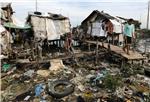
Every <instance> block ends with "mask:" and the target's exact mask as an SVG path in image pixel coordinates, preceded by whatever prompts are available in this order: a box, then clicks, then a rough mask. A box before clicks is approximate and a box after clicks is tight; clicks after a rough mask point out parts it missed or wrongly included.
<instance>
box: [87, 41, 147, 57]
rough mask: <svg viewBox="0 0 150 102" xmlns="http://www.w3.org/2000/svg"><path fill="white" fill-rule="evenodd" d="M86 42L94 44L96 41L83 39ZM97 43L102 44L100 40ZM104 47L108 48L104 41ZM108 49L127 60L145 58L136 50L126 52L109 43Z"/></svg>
mask: <svg viewBox="0 0 150 102" xmlns="http://www.w3.org/2000/svg"><path fill="white" fill-rule="evenodd" d="M85 42H86V43H91V44H96V41H85ZM99 45H101V46H102V42H99ZM103 47H104V48H106V49H108V43H104V46H103ZM110 50H111V51H113V52H115V53H117V54H119V55H121V56H122V57H124V58H126V59H128V60H137V59H145V58H144V57H143V56H142V55H141V54H140V53H138V52H136V51H131V50H130V51H129V53H130V55H128V54H126V52H124V51H123V49H122V48H120V47H118V46H115V45H111V44H110Z"/></svg>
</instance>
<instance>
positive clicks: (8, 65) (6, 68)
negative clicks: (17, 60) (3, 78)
mask: <svg viewBox="0 0 150 102" xmlns="http://www.w3.org/2000/svg"><path fill="white" fill-rule="evenodd" d="M2 68H3V71H4V72H6V71H8V70H9V69H10V64H4V65H3V67H2Z"/></svg>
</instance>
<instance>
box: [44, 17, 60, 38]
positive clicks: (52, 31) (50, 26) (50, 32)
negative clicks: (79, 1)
mask: <svg viewBox="0 0 150 102" xmlns="http://www.w3.org/2000/svg"><path fill="white" fill-rule="evenodd" d="M46 30H47V38H48V40H54V39H60V35H59V33H60V32H57V30H58V31H59V29H57V30H56V28H55V25H54V22H53V20H51V19H46Z"/></svg>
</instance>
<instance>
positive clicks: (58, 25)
mask: <svg viewBox="0 0 150 102" xmlns="http://www.w3.org/2000/svg"><path fill="white" fill-rule="evenodd" d="M30 18H31V19H30V23H31V25H32V27H33V31H34V35H35V37H36V38H37V39H45V38H47V39H48V40H56V39H60V36H61V35H63V34H65V33H69V32H70V22H69V19H61V20H58V19H57V20H54V19H51V18H48V17H44V16H43V17H41V16H35V15H31V16H30Z"/></svg>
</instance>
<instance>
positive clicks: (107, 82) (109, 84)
mask: <svg viewBox="0 0 150 102" xmlns="http://www.w3.org/2000/svg"><path fill="white" fill-rule="evenodd" d="M121 79H122V78H121V77H120V76H119V75H116V76H113V75H110V74H108V75H107V76H106V77H105V78H104V86H105V88H107V89H109V90H111V91H112V92H113V91H115V90H116V88H117V87H119V86H121V85H122V81H121Z"/></svg>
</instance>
